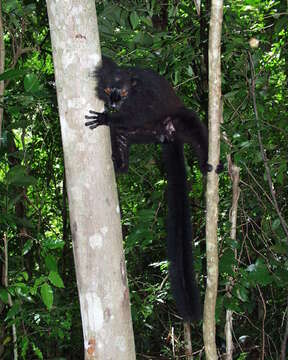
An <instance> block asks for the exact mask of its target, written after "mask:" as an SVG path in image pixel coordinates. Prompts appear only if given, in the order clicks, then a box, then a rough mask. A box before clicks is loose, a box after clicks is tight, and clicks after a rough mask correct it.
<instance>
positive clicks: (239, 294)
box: [235, 286, 248, 302]
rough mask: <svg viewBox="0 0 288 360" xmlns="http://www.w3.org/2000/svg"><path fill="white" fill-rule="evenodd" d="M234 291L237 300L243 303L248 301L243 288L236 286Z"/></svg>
mask: <svg viewBox="0 0 288 360" xmlns="http://www.w3.org/2000/svg"><path fill="white" fill-rule="evenodd" d="M235 291H236V295H237V297H238V299H240V300H241V301H243V302H246V301H248V291H247V289H245V287H243V286H237V287H236V288H235Z"/></svg>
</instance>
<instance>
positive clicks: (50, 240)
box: [41, 236, 65, 250]
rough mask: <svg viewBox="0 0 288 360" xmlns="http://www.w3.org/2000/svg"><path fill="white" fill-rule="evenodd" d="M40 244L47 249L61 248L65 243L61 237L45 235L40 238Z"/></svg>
mask: <svg viewBox="0 0 288 360" xmlns="http://www.w3.org/2000/svg"><path fill="white" fill-rule="evenodd" d="M41 244H42V246H43V247H44V248H46V249H49V250H54V249H62V248H63V246H64V245H65V242H64V241H63V240H62V239H59V238H54V237H52V236H51V237H45V238H44V239H42V241H41Z"/></svg>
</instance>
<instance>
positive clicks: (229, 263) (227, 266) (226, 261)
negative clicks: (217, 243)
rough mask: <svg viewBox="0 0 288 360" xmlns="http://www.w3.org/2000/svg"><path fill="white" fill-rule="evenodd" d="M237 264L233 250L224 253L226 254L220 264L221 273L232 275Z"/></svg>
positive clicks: (221, 258)
mask: <svg viewBox="0 0 288 360" xmlns="http://www.w3.org/2000/svg"><path fill="white" fill-rule="evenodd" d="M235 264H236V260H235V254H234V252H233V251H232V250H231V249H228V250H226V251H225V252H224V254H223V255H222V256H221V257H220V262H219V271H220V273H227V274H229V275H232V274H233V273H234V272H233V266H234V265H235Z"/></svg>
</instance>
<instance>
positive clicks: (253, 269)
mask: <svg viewBox="0 0 288 360" xmlns="http://www.w3.org/2000/svg"><path fill="white" fill-rule="evenodd" d="M247 271H248V280H249V282H250V283H251V284H253V285H257V284H259V285H263V286H265V285H268V284H271V282H272V281H273V278H272V276H271V274H270V273H269V271H268V269H267V266H266V264H265V263H264V261H263V259H257V260H256V263H255V264H251V265H249V266H248V267H247Z"/></svg>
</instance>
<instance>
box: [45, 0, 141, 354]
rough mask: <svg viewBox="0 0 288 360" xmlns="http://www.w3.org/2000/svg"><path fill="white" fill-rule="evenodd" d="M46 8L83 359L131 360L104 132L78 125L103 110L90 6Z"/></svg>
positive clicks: (50, 3) (70, 0)
mask: <svg viewBox="0 0 288 360" xmlns="http://www.w3.org/2000/svg"><path fill="white" fill-rule="evenodd" d="M47 7H48V15H49V24H50V32H51V40H52V48H53V60H54V67H55V76H56V87H57V98H58V106H59V114H60V123H61V134H62V142H63V149H64V161H65V173H66V180H67V191H68V201H69V209H70V223H71V231H72V241H73V250H74V259H75V267H76V277H77V285H78V292H79V298H80V308H81V317H82V326H83V334H84V350H85V359H116V358H117V359H118V360H130V359H135V350H134V339H133V330H132V322H131V314H130V306H129V290H128V286H127V279H126V267H125V258H124V254H123V246H122V233H121V224H120V211H119V205H118V197H117V190H116V181H115V175H114V170H113V164H112V160H111V145H110V137H109V130H108V128H107V127H104V126H103V127H99V128H98V129H96V130H94V131H93V132H92V131H90V130H89V129H88V128H86V127H85V126H84V122H85V119H84V116H85V114H87V113H88V110H89V109H95V110H96V111H101V110H103V104H102V103H101V102H100V101H98V100H96V99H95V94H94V88H95V83H94V79H93V77H92V76H91V73H92V71H93V70H94V68H95V66H96V65H97V64H99V62H100V60H101V53H100V46H99V35H98V27H97V17H96V9H95V2H94V1H93V0H66V1H58V0H47ZM71 301H73V299H71ZM79 357H81V356H79Z"/></svg>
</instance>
